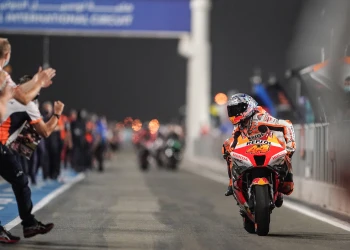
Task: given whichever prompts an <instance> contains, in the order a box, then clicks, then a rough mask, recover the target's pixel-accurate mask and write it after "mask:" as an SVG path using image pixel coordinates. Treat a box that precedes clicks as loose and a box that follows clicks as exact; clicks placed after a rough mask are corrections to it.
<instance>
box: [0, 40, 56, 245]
mask: <svg viewBox="0 0 350 250" xmlns="http://www.w3.org/2000/svg"><path fill="white" fill-rule="evenodd" d="M10 58H11V45H10V43H9V41H8V40H7V39H5V38H0V123H1V122H2V121H3V116H5V113H6V106H7V103H8V101H9V100H10V99H12V98H14V99H16V100H17V101H18V102H20V103H22V104H24V105H27V104H28V103H29V102H30V101H31V100H33V98H34V97H35V96H36V95H37V94H38V92H39V91H40V89H41V88H42V87H44V88H46V87H48V86H50V85H51V84H52V81H51V79H52V78H53V77H54V76H55V74H56V71H55V70H54V69H52V68H49V69H46V70H42V69H41V68H40V69H39V72H38V73H37V74H36V75H35V77H34V79H33V80H31V81H29V82H27V83H26V84H23V85H21V86H19V87H17V86H16V84H15V83H14V82H13V81H12V79H11V77H10V75H9V74H8V73H7V72H6V71H4V70H3V68H4V67H6V66H7V65H8V63H9V61H10ZM2 170H3V165H2V162H0V171H2ZM19 240H20V238H19V237H16V236H13V235H11V234H10V232H8V231H7V230H6V229H5V228H4V227H2V226H1V224H0V242H1V243H16V242H18V241H19Z"/></svg>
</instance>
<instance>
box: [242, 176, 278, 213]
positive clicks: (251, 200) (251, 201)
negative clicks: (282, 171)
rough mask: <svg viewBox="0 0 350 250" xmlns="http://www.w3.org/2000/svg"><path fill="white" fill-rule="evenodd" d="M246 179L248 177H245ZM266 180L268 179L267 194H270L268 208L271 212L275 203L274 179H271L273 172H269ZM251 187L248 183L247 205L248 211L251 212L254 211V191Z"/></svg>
mask: <svg viewBox="0 0 350 250" xmlns="http://www.w3.org/2000/svg"><path fill="white" fill-rule="evenodd" d="M247 180H248V178H247ZM268 181H269V191H270V192H269V196H270V210H271V212H272V210H273V209H274V208H275V203H274V183H275V181H274V180H273V174H272V173H271V175H270V176H269V177H268ZM253 187H254V185H251V183H249V188H248V195H249V197H248V206H249V209H250V211H252V213H254V207H255V196H254V192H252V191H253Z"/></svg>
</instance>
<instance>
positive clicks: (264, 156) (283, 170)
mask: <svg viewBox="0 0 350 250" xmlns="http://www.w3.org/2000/svg"><path fill="white" fill-rule="evenodd" d="M259 131H260V132H261V134H260V135H261V137H260V138H259V139H255V140H250V139H248V138H247V137H245V136H243V137H242V136H240V137H239V138H238V142H237V145H236V147H235V150H234V152H231V153H230V155H231V159H232V163H233V165H232V183H233V185H232V188H233V190H234V194H233V197H234V198H235V200H236V201H237V205H238V206H239V207H240V210H241V211H240V213H241V216H242V217H243V226H244V229H245V230H246V231H247V232H249V233H256V234H258V235H259V236H266V235H267V234H268V233H269V229H270V214H271V213H272V210H273V209H274V208H275V207H276V206H275V202H276V199H277V195H278V189H279V187H280V186H281V185H282V184H283V180H284V178H285V177H286V175H287V172H288V167H287V165H286V164H285V157H286V154H287V151H286V150H285V147H284V143H283V142H282V141H280V140H279V138H278V137H277V136H276V135H274V134H273V133H272V132H271V131H269V129H268V128H267V127H266V126H261V127H259Z"/></svg>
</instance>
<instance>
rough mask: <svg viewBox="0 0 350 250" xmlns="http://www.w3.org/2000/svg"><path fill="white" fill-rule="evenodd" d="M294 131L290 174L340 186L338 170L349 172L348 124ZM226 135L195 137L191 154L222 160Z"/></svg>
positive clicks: (300, 128)
mask: <svg viewBox="0 0 350 250" xmlns="http://www.w3.org/2000/svg"><path fill="white" fill-rule="evenodd" d="M294 129H295V136H296V145H297V150H296V152H295V154H294V156H293V160H292V161H293V172H294V175H295V176H298V177H303V178H309V179H312V180H316V181H321V182H325V183H328V184H334V185H337V186H343V184H344V183H343V182H344V180H343V179H342V176H341V175H342V173H343V172H342V171H343V170H345V169H350V122H343V123H337V124H309V125H295V126H294ZM229 136H230V135H229V134H228V135H219V136H211V135H206V136H203V137H201V138H199V139H198V140H196V141H195V155H196V156H198V157H210V158H216V159H222V155H221V147H222V144H223V142H224V141H225V139H226V138H228V137H229ZM223 167H224V165H223ZM349 181H350V180H349Z"/></svg>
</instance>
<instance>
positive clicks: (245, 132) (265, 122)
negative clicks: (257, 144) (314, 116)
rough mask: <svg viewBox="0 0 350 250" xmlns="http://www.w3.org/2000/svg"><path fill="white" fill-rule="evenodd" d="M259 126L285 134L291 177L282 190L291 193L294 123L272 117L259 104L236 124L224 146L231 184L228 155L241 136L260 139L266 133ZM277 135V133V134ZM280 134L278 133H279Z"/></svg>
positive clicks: (223, 152) (230, 166) (286, 180)
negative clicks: (251, 112)
mask: <svg viewBox="0 0 350 250" xmlns="http://www.w3.org/2000/svg"><path fill="white" fill-rule="evenodd" d="M259 126H267V127H268V128H269V130H271V131H272V132H274V133H276V132H281V135H282V134H283V137H284V142H281V143H283V144H284V146H285V148H286V150H287V152H288V154H287V157H286V164H287V166H288V170H289V175H288V176H289V178H286V179H285V181H284V184H283V186H282V187H281V190H280V192H281V193H283V194H287V195H290V194H291V193H292V192H293V188H294V183H293V179H292V164H291V157H292V155H293V153H294V151H295V148H296V147H295V134H294V128H293V125H292V123H291V122H290V121H289V120H279V119H276V118H274V117H272V116H271V115H270V114H269V113H267V112H266V111H265V110H264V109H263V108H262V107H260V106H257V107H256V109H255V112H254V114H253V115H252V116H251V117H250V118H248V119H246V120H245V121H243V122H242V123H239V124H237V125H236V126H235V128H234V130H233V132H232V137H230V138H228V139H227V140H226V141H225V142H224V144H223V146H222V154H223V157H224V158H225V159H226V160H227V167H228V174H229V178H230V183H229V186H232V178H231V173H232V170H231V168H232V162H231V158H230V157H228V156H229V154H230V152H232V151H234V149H235V147H236V145H237V139H238V137H239V136H241V137H243V138H244V137H247V138H249V139H250V140H258V139H259V138H261V137H262V136H264V133H261V132H260V131H259V130H258V128H259ZM276 135H277V134H276ZM277 136H278V135H277Z"/></svg>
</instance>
